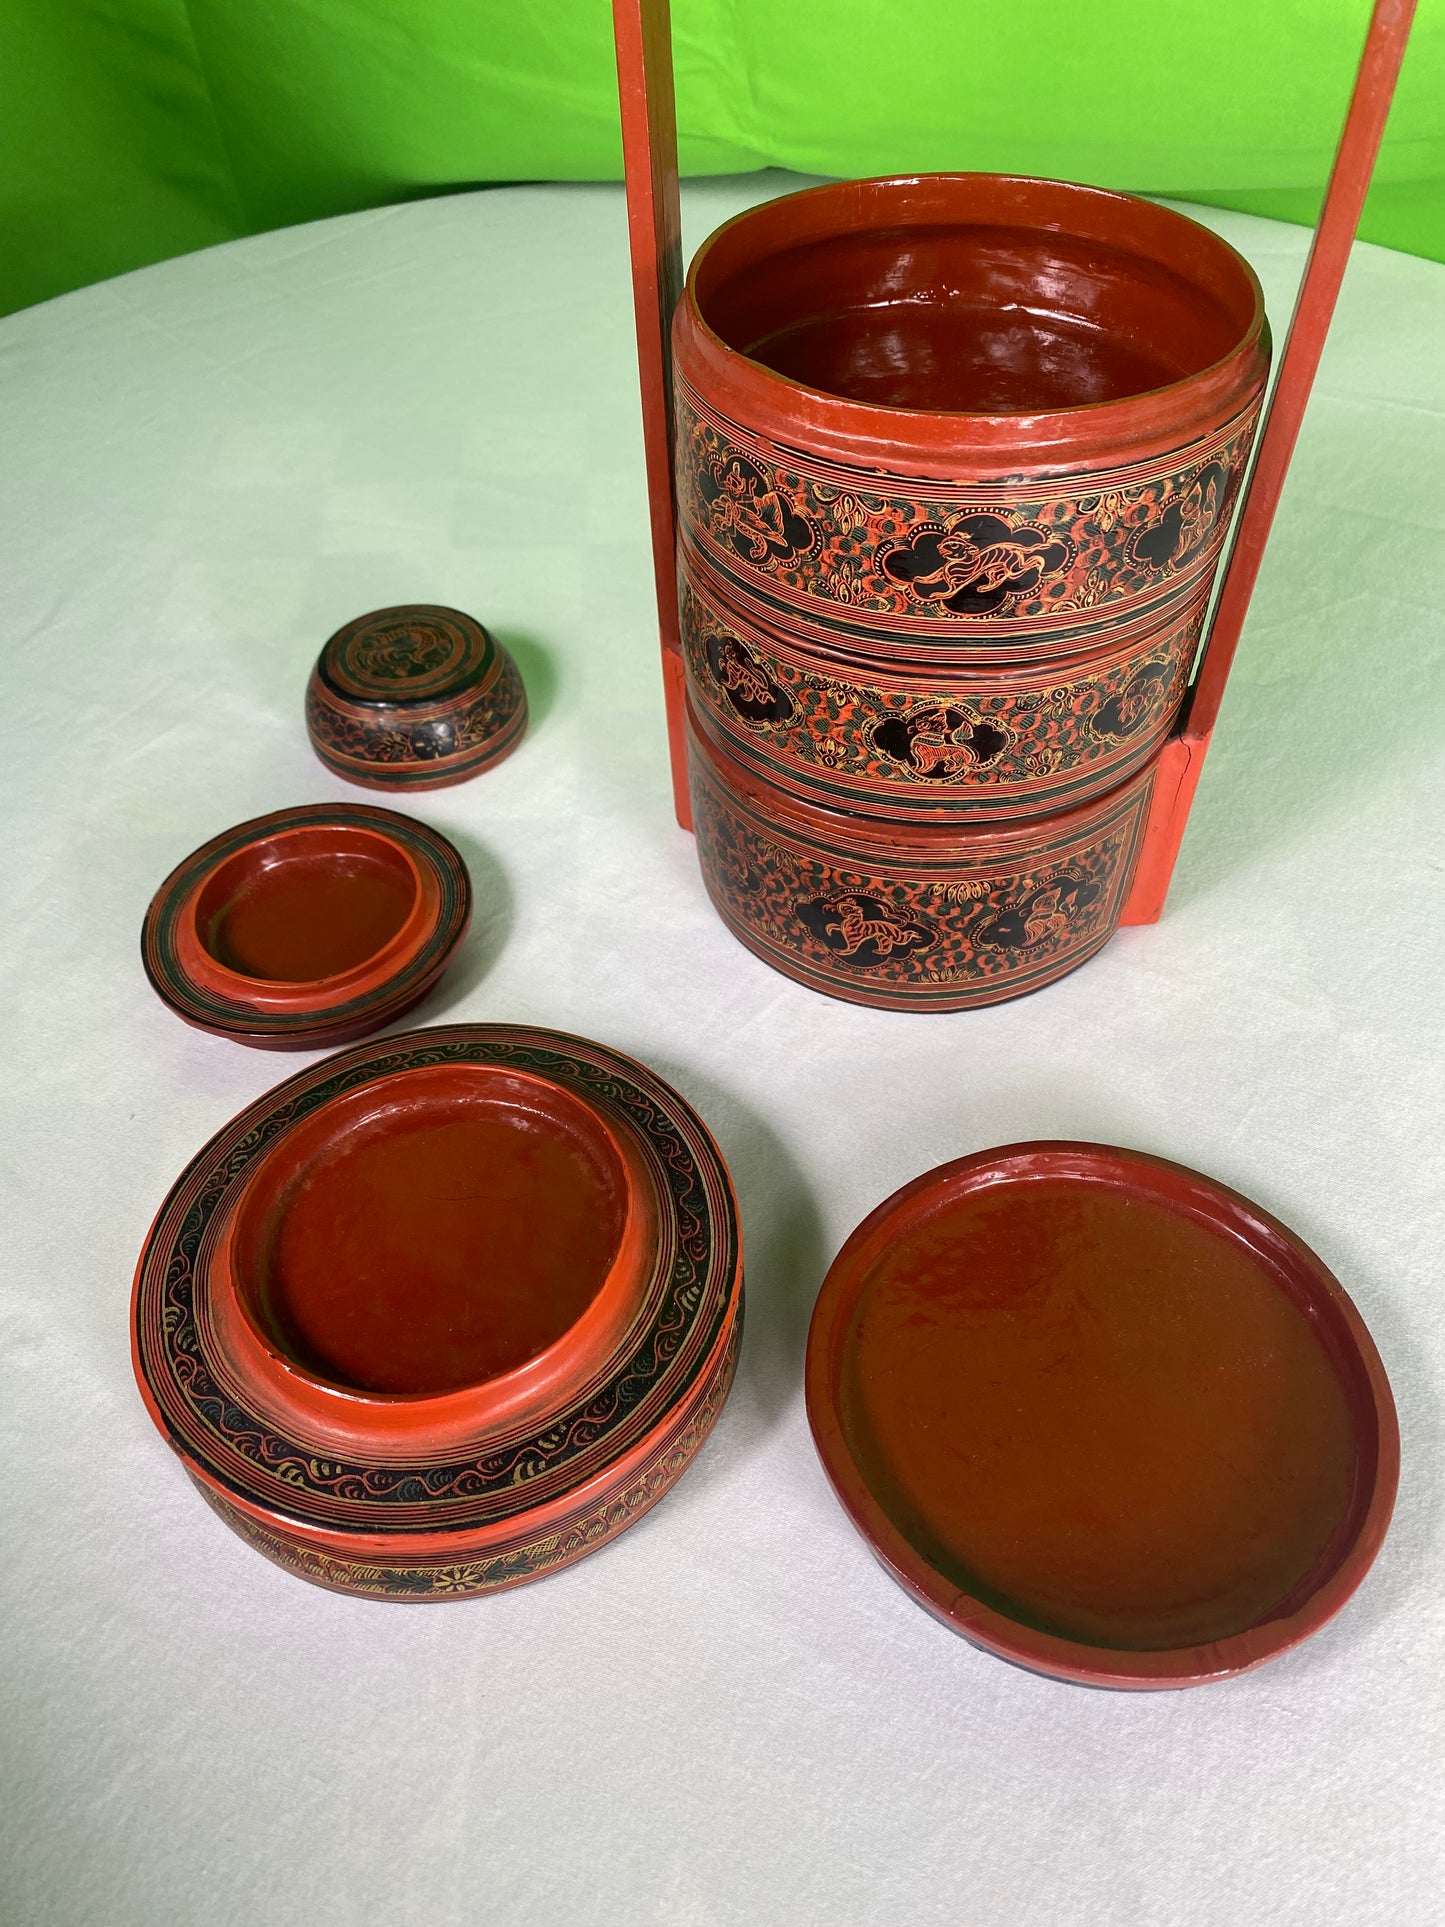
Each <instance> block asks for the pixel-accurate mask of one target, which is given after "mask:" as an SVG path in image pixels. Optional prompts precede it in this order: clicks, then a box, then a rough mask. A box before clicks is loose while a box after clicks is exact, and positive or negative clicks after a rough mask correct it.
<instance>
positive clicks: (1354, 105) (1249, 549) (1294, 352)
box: [1121, 0, 1415, 923]
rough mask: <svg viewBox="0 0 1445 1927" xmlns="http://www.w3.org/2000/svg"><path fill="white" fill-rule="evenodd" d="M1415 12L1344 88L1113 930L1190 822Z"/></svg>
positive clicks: (1145, 909) (1376, 33)
mask: <svg viewBox="0 0 1445 1927" xmlns="http://www.w3.org/2000/svg"><path fill="white" fill-rule="evenodd" d="M1414 13H1415V0H1375V10H1374V12H1373V13H1372V14H1371V16H1370V25H1369V28H1368V30H1367V32H1366V35H1365V48H1364V52H1363V54H1362V55H1361V58H1360V71H1359V73H1358V75H1357V76H1356V79H1355V90H1354V93H1353V94H1352V96H1351V98H1350V106H1349V112H1348V113H1347V114H1346V116H1345V125H1344V131H1343V132H1342V133H1341V135H1340V144H1339V147H1338V149H1337V150H1336V153H1335V164H1334V167H1333V169H1332V170H1331V173H1330V182H1329V186H1328V187H1327V188H1326V189H1325V199H1324V206H1323V207H1322V209H1321V210H1320V219H1319V226H1318V227H1317V228H1316V229H1315V238H1314V243H1313V245H1312V246H1311V248H1310V256H1309V260H1308V261H1307V262H1306V264H1305V271H1304V275H1303V277H1302V279H1301V281H1300V286H1299V293H1298V295H1297V296H1296V297H1295V308H1294V315H1293V318H1292V319H1291V321H1290V327H1289V334H1288V336H1287V338H1286V340H1285V346H1284V353H1283V354H1282V355H1281V357H1280V364H1279V378H1278V380H1277V381H1276V382H1275V387H1274V394H1273V397H1272V399H1271V401H1270V404H1269V409H1268V413H1267V415H1266V417H1265V422H1264V427H1263V430H1262V431H1261V434H1260V438H1259V448H1258V452H1257V454H1256V457H1255V463H1254V468H1253V471H1252V473H1251V475H1250V478H1249V485H1248V487H1247V489H1246V490H1245V495H1244V503H1243V506H1242V508H1241V509H1240V512H1239V520H1238V522H1237V523H1236V524H1235V531H1234V543H1233V547H1232V548H1231V550H1230V554H1229V560H1228V562H1227V563H1226V564H1225V568H1224V574H1223V577H1222V580H1221V586H1220V591H1219V600H1218V602H1217V603H1216V605H1215V610H1214V620H1213V623H1212V624H1211V626H1210V630H1209V637H1208V640H1207V641H1206V643H1205V645H1204V653H1203V656H1202V657H1201V659H1200V663H1199V669H1198V673H1197V674H1196V676H1195V678H1194V683H1193V686H1192V687H1191V689H1190V692H1189V695H1188V697H1187V698H1186V701H1185V706H1184V710H1183V713H1182V715H1181V717H1180V721H1179V726H1178V728H1177V730H1176V731H1175V734H1174V735H1173V736H1172V737H1171V738H1170V740H1169V741H1168V742H1167V743H1166V744H1165V745H1164V749H1163V752H1162V754H1161V756H1160V760H1159V775H1158V778H1157V779H1156V782H1155V786H1154V801H1153V804H1152V805H1151V808H1150V812H1149V823H1148V827H1147V829H1146V830H1145V833H1144V846H1143V849H1142V851H1141V853H1140V857H1139V865H1138V868H1137V870H1136V871H1135V874H1134V883H1133V886H1132V888H1131V890H1130V893H1129V900H1128V902H1127V903H1126V904H1125V906H1124V915H1123V917H1122V919H1121V921H1122V922H1124V923H1156V922H1157V921H1158V919H1159V914H1160V912H1161V911H1162V910H1163V908H1164V899H1165V897H1166V895H1167V894H1168V891H1169V882H1170V878H1171V877H1172V876H1173V873H1174V860H1175V858H1176V857H1177V856H1178V854H1179V845H1180V843H1181V842H1182V841H1183V838H1184V826H1185V824H1186V823H1187V821H1188V818H1189V805H1190V804H1191V802H1192V801H1193V800H1194V791H1195V787H1196V785H1197V784H1198V782H1199V772H1200V769H1201V767H1202V765H1203V762H1204V758H1205V755H1206V753H1207V751H1208V749H1209V739H1210V734H1211V732H1212V730H1213V728H1214V723H1215V718H1216V717H1217V716H1218V714H1219V704H1220V701H1221V699H1222V697H1223V695H1224V685H1225V683H1226V682H1227V681H1228V679H1229V671H1230V666H1231V664H1232V663H1233V661H1234V652H1235V650H1236V648H1237V647H1238V645H1239V636H1240V631H1241V630H1242V629H1243V627H1244V619H1245V617H1246V615H1247V614H1248V613H1249V601H1250V597H1251V596H1252V595H1253V593H1254V585H1255V581H1256V579H1257V578H1258V575H1259V565H1260V563H1261V562H1262V561H1263V559H1264V548H1265V543H1266V542H1267V541H1268V539H1269V531H1270V526H1271V524H1272V523H1273V521H1274V512H1275V509H1276V508H1277V507H1278V505H1279V497H1280V490H1281V489H1282V488H1283V487H1284V479H1285V475H1286V473H1287V472H1288V470H1289V463H1290V457H1291V456H1292V455H1293V453H1294V445H1295V442H1296V440H1297V438H1298V436H1299V431H1300V423H1301V421H1302V420H1303V419H1304V412H1305V407H1306V404H1307V403H1308V401H1309V398H1310V389H1311V388H1312V387H1313V385H1314V378H1315V371H1316V369H1317V368H1318V367H1319V363H1320V355H1321V353H1322V352H1323V350H1324V345H1325V336H1326V335H1327V334H1328V332H1329V326H1330V320H1331V318H1332V316H1333V315H1334V312H1335V302H1336V300H1337V298H1338V296H1339V292H1340V283H1341V282H1342V281H1343V280H1344V278H1345V269H1346V267H1347V266H1348V265H1349V259H1350V246H1351V243H1352V242H1353V240H1354V238H1355V230H1356V228H1358V226H1359V224H1360V215H1361V213H1362V211H1363V209H1364V205H1365V195H1366V193H1367V192H1368V190H1369V186H1370V177H1371V175H1372V174H1373V173H1374V171H1375V157H1376V155H1377V154H1378V153H1379V151H1380V141H1381V139H1382V138H1383V136H1384V132H1385V121H1386V119H1387V118H1388V116H1389V112H1390V102H1391V100H1392V99H1393V97H1394V93H1395V82H1396V81H1397V79H1398V78H1399V74H1400V63H1401V61H1402V60H1403V59H1404V57H1405V44H1406V42H1407V41H1408V39H1409V37H1410V23H1411V20H1412V19H1413V17H1414Z"/></svg>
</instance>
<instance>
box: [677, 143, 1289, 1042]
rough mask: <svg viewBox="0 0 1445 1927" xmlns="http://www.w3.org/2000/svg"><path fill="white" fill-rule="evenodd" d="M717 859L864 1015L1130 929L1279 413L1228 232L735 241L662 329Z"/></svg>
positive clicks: (729, 900)
mask: <svg viewBox="0 0 1445 1927" xmlns="http://www.w3.org/2000/svg"><path fill="white" fill-rule="evenodd" d="M673 352H674V392H675V403H676V419H677V444H676V451H677V467H676V483H677V509H678V528H679V575H680V594H681V616H682V641H683V650H684V656H685V661H686V669H687V683H688V698H689V757H690V767H691V786H692V802H693V812H694V819H695V826H696V830H697V836H698V849H699V855H700V858H701V862H702V868H703V874H704V877H705V880H706V883H707V887H708V890H709V892H710V894H711V896H712V898H713V901H714V903H715V904H716V906H717V908H718V910H719V912H720V914H721V915H722V917H723V919H724V921H725V922H726V923H727V924H728V925H729V927H730V928H731V929H732V930H733V931H734V933H735V934H736V935H737V936H738V937H739V938H740V939H741V940H742V941H743V942H744V943H746V944H747V945H748V946H749V947H750V948H751V949H753V950H754V951H756V952H757V953H758V954H759V955H760V956H762V957H763V958H764V959H766V961H767V962H769V963H771V964H773V965H774V966H775V967H776V968H777V969H779V970H782V971H784V972H785V973H786V974H788V975H789V976H792V977H795V978H797V979H798V980H799V981H801V982H804V983H807V984H810V985H812V986H813V987H814V988H816V989H819V990H824V991H827V992H829V993H830V994H831V995H833V996H838V997H845V998H848V999H851V1000H852V1001H854V1002H858V1003H866V1004H874V1005H880V1006H887V1007H893V1008H901V1009H924V1010H954V1009H960V1008H964V1007H967V1006H970V1005H973V1004H983V1003H991V1002H995V1001H998V1000H999V999H1002V998H1005V997H1012V996H1017V995H1019V994H1020V993H1022V992H1024V991H1027V990H1033V989H1036V988H1038V987H1039V986H1040V985H1042V984H1045V983H1049V982H1051V981H1052V980H1053V979H1054V978H1056V977H1059V976H1061V975H1063V974H1064V973H1065V972H1066V971H1068V970H1071V969H1073V968H1074V967H1075V966H1077V965H1078V964H1081V963H1083V962H1084V961H1085V960H1086V959H1087V958H1088V957H1090V956H1092V955H1093V954H1094V953H1095V952H1096V951H1097V950H1098V949H1099V948H1100V947H1101V946H1102V945H1103V944H1104V943H1105V942H1106V941H1107V940H1108V938H1109V937H1110V935H1111V934H1112V933H1113V930H1114V928H1115V926H1116V925H1117V923H1118V921H1119V915H1120V912H1121V909H1122V908H1123V904H1124V899H1125V896H1126V894H1127V891H1128V887H1129V882H1130V878H1131V875H1132V871H1133V866H1134V863H1135V860H1136V858H1137V855H1138V850H1139V843H1140V838H1141V836H1142V832H1143V826H1144V823H1145V819H1146V817H1147V814H1148V810H1149V804H1150V799H1151V793H1152V788H1153V784H1154V778H1155V770H1156V765H1157V760H1158V752H1159V749H1160V746H1161V745H1162V743H1163V742H1164V740H1165V738H1166V736H1167V735H1168V733H1169V731H1170V729H1171V728H1172V726H1173V724H1174V721H1175V718H1176V716H1177V714H1178V711H1179V706H1180V703H1181V700H1182V698H1183V695H1184V692H1185V689H1186V687H1187V684H1188V680H1189V675H1190V671H1191V667H1192V664H1193V661H1194V656H1195V652H1196V648H1197V645H1198V641H1199V637H1200V633H1201V629H1202V627H1203V622H1204V615H1205V609H1206V605H1207V602H1208V599H1209V594H1210V589H1211V586H1212V583H1213V579H1214V575H1215V571H1216V568H1217V565H1218V561H1219V555H1220V550H1221V547H1222V545H1223V542H1224V539H1225V534H1226V530H1227V526H1228V521H1229V515H1230V511H1231V509H1232V506H1233V503H1234V500H1235V496H1236V494H1237V491H1238V488H1239V485H1240V481H1241V478H1242V475H1243V471H1244V467H1245V463H1246V460H1247V457H1248V454H1249V448H1250V443H1251V440H1252V437H1253V434H1254V429H1255V425H1256V422H1257V419H1258V415H1259V409H1260V402H1261V398H1262V395H1263V391H1264V385H1265V377H1266V373H1267V369H1268V361H1269V336H1268V330H1267V326H1266V323H1265V318H1264V308H1263V301H1262V297H1261V294H1260V289H1259V285H1258V282H1257V281H1256V279H1255V277H1254V275H1253V273H1252V272H1251V270H1250V269H1249V267H1248V265H1247V264H1246V263H1245V262H1244V261H1243V260H1242V259H1241V258H1240V257H1239V255H1237V254H1236V253H1235V252H1234V250H1233V249H1232V248H1230V247H1229V246H1228V245H1227V244H1226V243H1224V242H1223V241H1221V240H1219V239H1218V237H1217V236H1215V235H1213V234H1212V233H1210V232H1209V231H1208V230H1206V229H1204V228H1201V227H1200V226H1198V225H1197V224H1196V223H1194V222H1192V221H1189V220H1187V219H1185V218H1184V217H1183V216H1181V215H1178V214H1175V213H1172V212H1170V211H1168V210H1166V209H1163V208H1159V207H1155V206H1153V205H1152V204H1150V203H1147V202H1143V201H1138V200H1135V199H1132V198H1131V197H1128V196H1125V195H1119V194H1110V193H1105V192H1102V191H1099V190H1097V189H1092V188H1084V187H1075V186H1070V185H1066V184H1063V183H1059V182H1049V181H1036V180H1025V179H1013V178H1008V177H1000V176H993V175H933V176H927V177H923V178H911V179H899V180H887V181H851V182H845V183H840V184H838V185H836V186H829V187H823V188H817V189H813V190H811V191H809V192H806V193H803V194H797V195H791V196H788V197H787V198H785V199H783V200H779V201H774V202H771V203H769V204H767V205H766V206H763V207H760V208H756V209H754V210H752V211H751V212H749V213H747V214H744V215H742V216H740V217H739V218H738V219H737V220H735V221H732V222H730V223H729V224H728V225H727V226H725V227H723V228H721V229H720V230H719V231H718V232H717V233H716V234H715V235H713V237H712V238H711V239H710V240H709V241H708V242H707V243H706V244H705V246H704V247H703V248H702V250H701V251H700V252H699V254H698V256H697V258H696V260H695V261H694V263H693V267H692V271H691V274H690V275H689V277H688V283H687V289H686V293H685V295H684V298H683V300H682V302H681V304H680V305H679V308H678V311H677V317H676V320H675V323H674V330H673Z"/></svg>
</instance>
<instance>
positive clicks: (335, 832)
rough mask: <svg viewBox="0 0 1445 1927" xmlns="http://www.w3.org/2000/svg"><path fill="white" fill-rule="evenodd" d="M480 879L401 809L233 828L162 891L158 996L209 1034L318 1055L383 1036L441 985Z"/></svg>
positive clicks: (315, 814) (155, 936)
mask: <svg viewBox="0 0 1445 1927" xmlns="http://www.w3.org/2000/svg"><path fill="white" fill-rule="evenodd" d="M471 904H472V892H471V880H470V878H469V877H468V874H467V867H466V864H465V863H464V862H463V861H462V858H461V856H460V854H459V853H458V851H457V850H456V849H455V848H454V847H453V845H452V844H451V843H449V842H448V841H447V839H446V838H445V837H444V836H442V835H440V834H439V833H438V832H437V831H436V830H433V829H430V828H428V827H427V825H426V824H424V823H418V822H416V821H415V819H414V818H412V817H409V816H401V815H398V814H397V812H396V811H394V810H382V809H376V808H374V807H371V806H369V805H366V804H359V803H343V804H339V805H338V804H331V805H325V804H320V805H318V804H310V805H304V806H302V807H300V808H297V809H290V810H275V811H273V812H272V813H271V814H270V815H269V816H258V817H254V818H252V819H251V821H249V822H247V823H238V824H237V825H236V826H235V828H234V829H230V830H224V831H222V833H221V834H220V835H219V836H214V837H212V838H211V840H210V841H209V842H208V843H204V844H202V845H201V847H200V849H198V850H193V851H192V852H191V854H190V855H189V856H188V857H187V858H186V859H185V861H184V862H182V863H179V864H178V865H177V866H176V868H175V869H174V870H173V871H172V872H171V874H170V875H169V876H168V877H167V878H166V880H165V882H164V883H163V884H162V885H161V887H160V889H159V890H157V892H156V894H155V896H154V898H153V899H152V901H151V905H150V908H149V909H148V910H147V912H146V918H145V924H144V927H143V929H142V932H141V957H142V961H143V963H144V965H145V971H146V975H147V976H148V977H149V979H150V982H151V985H152V987H153V989H154V990H155V991H156V994H157V995H158V996H159V997H160V998H161V1000H162V1001H163V1002H164V1003H166V1004H167V1005H169V1007H170V1008H171V1009H172V1010H173V1011H174V1012H175V1013H176V1015H177V1016H178V1017H182V1018H184V1019H185V1021H186V1022H187V1023H188V1024H193V1025H195V1026H196V1028H197V1029H199V1030H207V1031H210V1032H211V1033H212V1034H213V1035H215V1036H218V1037H229V1038H230V1039H232V1041H233V1042H235V1043H239V1044H251V1045H256V1046H259V1047H260V1048H262V1049H268V1050H312V1049H316V1048H318V1047H319V1046H322V1045H326V1044H338V1043H345V1042H349V1041H350V1040H351V1039H352V1038H356V1037H363V1036H365V1035H366V1033H367V1032H368V1031H372V1030H379V1029H380V1028H381V1026H382V1025H383V1024H389V1023H391V1022H392V1021H393V1020H394V1019H395V1018H397V1017H399V1016H400V1015H401V1014H402V1013H403V1011H406V1010H409V1009H410V1008H411V1007H412V1006H413V1005H414V1004H415V1003H417V1002H418V1001H419V1000H420V999H421V998H422V997H423V996H425V994H426V993H427V991H429V990H430V989H431V988H432V986H433V985H434V984H435V983H436V981H437V979H438V978H439V977H440V976H441V974H442V972H443V970H445V968H446V966H447V964H448V963H449V962H450V961H451V958H452V956H453V954H454V953H455V951H456V948H457V945H458V944H459V943H460V942H461V940H462V937H463V936H464V935H465V933H466V928H467V924H468V922H469V920H470V917H471Z"/></svg>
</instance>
